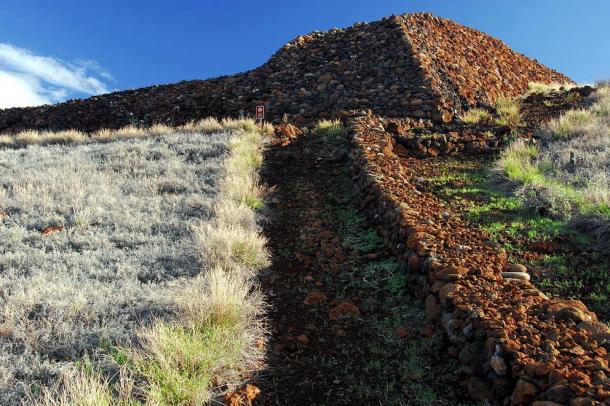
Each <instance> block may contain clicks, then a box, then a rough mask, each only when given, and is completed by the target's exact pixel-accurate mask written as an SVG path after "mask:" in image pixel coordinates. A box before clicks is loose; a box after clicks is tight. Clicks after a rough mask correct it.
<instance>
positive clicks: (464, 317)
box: [347, 111, 610, 406]
mask: <svg viewBox="0 0 610 406" xmlns="http://www.w3.org/2000/svg"><path fill="white" fill-rule="evenodd" d="M347 126H348V129H349V131H350V133H351V136H352V138H353V150H352V154H351V156H352V170H353V172H354V174H355V178H356V179H357V187H358V189H359V191H360V193H361V194H362V201H363V210H364V211H365V212H366V213H367V214H368V215H369V217H370V218H371V219H372V220H373V221H374V222H375V223H376V224H377V226H378V229H379V231H380V233H381V234H382V235H383V236H384V239H385V241H386V244H387V245H388V246H389V247H391V248H392V250H393V252H394V254H395V255H396V256H397V258H398V259H399V261H400V263H401V264H402V266H403V268H404V269H405V272H407V273H408V274H409V275H411V279H412V281H411V286H413V287H414V291H415V292H418V293H419V294H421V295H422V296H423V297H424V298H425V301H426V312H427V316H428V318H429V319H430V320H431V322H433V323H435V324H436V325H437V326H438V328H439V329H441V330H442V331H443V333H444V334H445V335H446V336H447V337H448V339H449V341H450V343H451V346H450V347H449V355H450V356H453V357H455V358H457V359H458V360H459V362H460V365H461V367H460V369H461V372H462V374H463V375H464V376H465V379H466V382H467V386H468V390H469V393H470V395H471V396H472V397H473V398H474V399H476V400H490V401H493V402H495V403H497V404H503V405H511V406H516V405H529V404H534V405H538V406H542V405H547V406H549V405H550V406H554V405H570V406H577V405H602V404H610V378H609V377H610V368H609V367H608V363H609V362H610V356H609V355H608V351H609V350H610V331H609V329H608V328H607V326H605V325H604V324H603V323H600V322H598V321H597V318H596V316H595V314H594V313H592V312H590V311H588V310H587V308H586V307H585V306H584V305H583V304H582V303H581V302H579V301H564V300H557V299H549V298H547V297H546V296H545V295H544V294H543V293H541V292H540V291H539V290H538V289H536V288H535V287H534V286H533V285H532V284H531V283H530V282H529V281H528V278H526V277H522V276H525V275H527V274H524V273H523V272H522V267H521V266H519V265H517V264H513V265H512V266H511V265H510V264H508V262H507V255H506V253H505V252H504V251H503V250H501V249H499V248H498V247H497V246H496V245H495V244H493V243H492V242H491V241H490V240H489V237H488V236H487V235H486V234H485V233H484V232H483V231H481V230H479V229H476V228H473V227H471V226H469V225H468V224H467V223H465V222H464V221H463V220H461V219H460V218H459V217H457V216H456V215H454V214H452V213H450V212H448V211H447V210H446V208H445V207H444V205H443V203H442V202H441V201H439V200H438V199H437V198H435V197H434V196H432V195H430V194H428V193H425V192H421V191H420V190H418V180H417V179H418V170H417V161H418V160H417V158H408V159H403V160H401V159H399V157H398V156H397V155H396V154H394V153H393V149H394V148H395V145H396V141H395V138H394V137H393V135H392V134H390V133H388V132H386V131H385V130H384V127H383V125H382V121H381V120H379V118H377V117H375V116H373V115H372V114H371V112H370V111H368V112H356V113H353V114H352V115H351V116H349V117H348V118H347ZM405 162H406V164H405Z"/></svg>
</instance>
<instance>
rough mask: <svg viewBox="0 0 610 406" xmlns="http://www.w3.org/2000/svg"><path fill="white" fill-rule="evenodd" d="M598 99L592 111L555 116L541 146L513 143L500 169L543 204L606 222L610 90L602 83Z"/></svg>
mask: <svg viewBox="0 0 610 406" xmlns="http://www.w3.org/2000/svg"><path fill="white" fill-rule="evenodd" d="M592 101H593V105H592V107H591V108H590V109H588V110H570V111H568V112H566V113H565V114H563V115H562V116H561V117H559V118H557V119H554V120H552V121H551V122H550V123H549V124H548V126H546V127H545V128H544V129H542V130H541V132H540V136H541V138H542V142H541V144H540V145H539V146H534V145H526V144H525V143H524V142H523V141H517V142H515V143H514V144H512V145H511V146H510V147H509V148H508V149H507V150H506V151H504V153H503V154H502V156H501V158H500V160H499V161H498V171H499V172H500V173H501V174H502V175H503V176H504V177H505V178H506V179H507V180H509V181H510V182H516V183H517V184H518V185H519V186H520V189H519V192H520V193H521V194H523V195H524V196H525V197H526V198H527V200H528V201H529V202H530V203H531V204H532V205H533V206H535V207H537V208H538V209H541V210H545V211H549V212H550V213H551V214H552V215H555V216H559V217H563V218H568V219H569V218H571V217H573V216H577V217H582V216H589V215H592V216H594V217H595V218H596V219H597V220H596V223H600V222H599V218H600V216H608V215H609V214H610V177H609V175H608V172H609V168H610V167H609V166H608V162H609V161H610V148H609V147H610V122H609V121H608V118H607V117H608V115H607V111H608V110H607V106H608V105H610V92H608V90H607V88H605V87H602V88H600V89H598V90H597V91H596V92H595V93H594V94H593V95H592ZM580 222H582V220H581V221H580ZM602 223H603V222H602ZM588 228H589V229H590V228H591V227H588ZM597 228H599V230H604V229H605V227H602V226H601V224H600V227H597ZM598 237H599V238H600V242H601V239H602V237H601V234H599V235H598Z"/></svg>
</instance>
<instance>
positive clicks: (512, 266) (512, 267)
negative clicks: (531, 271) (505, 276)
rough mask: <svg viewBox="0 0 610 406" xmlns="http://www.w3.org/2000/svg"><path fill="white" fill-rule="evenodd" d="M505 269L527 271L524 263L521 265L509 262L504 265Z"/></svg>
mask: <svg viewBox="0 0 610 406" xmlns="http://www.w3.org/2000/svg"><path fill="white" fill-rule="evenodd" d="M506 270H507V271H508V272H524V273H527V267H526V266H525V265H521V264H509V265H508V266H507V267H506Z"/></svg>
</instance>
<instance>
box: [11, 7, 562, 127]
mask: <svg viewBox="0 0 610 406" xmlns="http://www.w3.org/2000/svg"><path fill="white" fill-rule="evenodd" d="M564 79H565V80H568V79H567V78H566V77H564V76H563V75H560V74H558V73H557V72H555V71H552V70H550V69H547V68H545V67H544V66H542V65H540V64H538V63H536V62H535V61H533V60H530V59H528V58H525V57H523V56H522V55H519V54H516V53H514V52H512V51H511V50H510V49H508V47H506V46H505V45H504V44H503V43H502V42H501V41H498V40H496V39H493V38H491V37H489V36H487V35H485V34H483V33H481V32H479V31H476V30H472V29H470V28H466V27H463V26H461V25H458V24H455V23H453V22H451V21H449V20H444V19H440V18H436V17H433V16H431V15H429V14H413V15H405V16H393V17H389V18H385V19H383V20H381V21H377V22H373V23H370V24H362V23H359V24H355V25H354V26H352V27H350V28H346V29H334V30H330V31H328V32H325V33H321V32H314V33H311V34H308V35H302V36H299V37H298V38H296V39H295V40H293V41H291V42H289V43H288V44H286V45H285V46H284V47H283V48H281V49H280V50H279V51H278V52H277V53H276V54H275V55H273V57H272V58H271V59H270V60H269V61H268V62H267V63H265V64H264V65H263V66H261V67H259V68H257V69H254V70H252V71H249V72H245V73H241V74H237V75H234V76H224V77H219V78H215V79H210V80H203V81H202V80H199V81H189V82H180V83H177V84H172V85H162V86H152V87H146V88H142V89H136V90H128V91H124V92H116V93H111V94H106V95H100V96H95V97H91V98H89V99H84V100H73V101H69V102H66V103H61V104H58V105H53V106H42V107H34V108H17V109H7V110H0V133H10V132H16V131H19V130H23V129H28V128H36V129H51V130H59V129H66V128H76V129H80V130H83V131H93V130H96V129H99V128H103V127H106V128H119V127H122V126H125V125H128V124H135V125H144V126H148V125H151V124H154V123H165V124H173V125H179V124H184V123H185V122H187V121H189V120H196V119H199V118H203V117H208V116H215V117H225V116H238V115H239V114H240V112H244V113H252V112H253V110H254V106H255V105H256V104H257V103H264V104H266V105H267V110H268V114H269V119H271V120H280V119H281V118H282V117H283V116H284V114H288V115H289V116H290V117H289V118H290V119H291V120H292V121H293V122H295V121H296V122H299V121H300V122H301V123H309V122H311V121H314V120H317V119H320V118H325V117H332V116H337V115H338V112H339V111H340V110H345V109H363V108H370V109H372V110H373V111H374V112H375V113H376V114H379V115H384V116H390V117H412V118H417V119H426V120H435V121H450V120H451V119H452V118H453V116H454V110H460V109H461V108H462V107H463V106H465V105H466V104H473V103H475V102H476V101H481V102H490V101H493V100H495V98H496V97H497V96H498V95H499V94H507V95H515V94H517V93H520V92H522V91H523V90H524V89H525V87H526V86H527V83H528V82H529V81H534V80H535V81H543V82H551V81H557V80H564Z"/></svg>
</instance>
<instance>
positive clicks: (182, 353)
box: [128, 127, 269, 405]
mask: <svg viewBox="0 0 610 406" xmlns="http://www.w3.org/2000/svg"><path fill="white" fill-rule="evenodd" d="M241 131H242V132H240V133H239V134H238V135H237V136H235V137H234V138H232V139H231V141H230V143H229V145H230V147H229V148H230V155H229V157H228V158H227V159H226V160H225V165H224V166H225V173H224V178H223V181H222V182H221V184H220V190H221V192H220V197H219V199H218V201H217V203H216V208H217V211H216V213H215V214H216V216H215V217H214V219H213V220H212V221H211V222H209V223H208V222H202V223H200V224H198V225H197V226H195V227H193V234H194V237H195V241H196V244H197V246H198V247H199V250H200V253H201V256H202V258H203V259H204V260H205V261H206V262H208V263H211V264H214V269H213V270H212V271H211V272H210V273H208V274H207V275H205V277H203V278H201V277H200V278H199V279H198V280H197V281H196V282H195V283H193V285H192V286H191V287H190V288H189V289H188V290H186V291H185V292H183V295H182V299H181V300H179V303H180V304H181V305H180V311H179V314H181V318H180V319H179V320H178V321H177V322H175V323H166V322H159V323H156V324H155V325H154V326H153V327H152V328H150V329H147V330H145V331H144V333H143V335H142V342H143V345H142V348H138V349H135V350H130V351H129V350H128V352H129V354H130V358H131V359H132V362H133V365H134V368H135V370H136V373H137V374H138V375H139V376H142V377H144V379H146V382H147V386H146V387H145V388H144V391H145V392H146V393H147V397H148V400H149V401H150V402H152V403H153V404H171V405H173V404H204V403H207V402H209V401H210V400H212V399H213V398H214V397H215V396H216V395H218V390H215V389H214V388H215V387H218V385H219V383H222V384H225V385H226V384H229V385H230V384H232V383H237V382H238V381H239V379H240V377H241V375H242V372H243V371H249V370H252V369H255V368H256V367H257V366H259V364H260V363H261V360H262V358H263V355H264V354H263V348H264V341H265V337H266V333H265V327H264V325H263V324H262V322H261V316H262V313H263V310H264V302H263V300H262V298H261V296H260V294H258V292H257V290H256V286H255V283H254V280H253V278H254V277H255V275H256V271H257V270H259V269H261V268H263V267H265V266H268V265H269V260H268V253H267V250H266V248H265V244H266V240H265V239H264V237H262V236H261V235H260V230H259V228H258V226H257V224H256V221H255V214H254V208H253V207H252V206H251V205H249V204H248V203H247V202H249V201H252V200H253V199H260V198H261V194H260V191H261V190H262V188H261V187H260V186H258V169H259V167H260V165H261V163H262V151H261V145H262V137H261V135H260V133H258V131H257V129H256V128H255V127H242V128H241Z"/></svg>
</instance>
